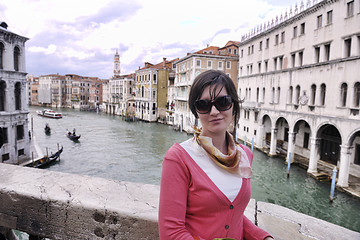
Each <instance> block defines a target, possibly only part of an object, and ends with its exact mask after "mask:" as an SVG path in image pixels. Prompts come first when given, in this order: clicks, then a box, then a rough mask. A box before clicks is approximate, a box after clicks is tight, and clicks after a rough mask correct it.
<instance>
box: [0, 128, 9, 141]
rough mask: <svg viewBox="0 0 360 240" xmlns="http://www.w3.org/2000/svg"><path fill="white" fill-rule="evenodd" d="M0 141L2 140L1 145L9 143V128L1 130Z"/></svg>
mask: <svg viewBox="0 0 360 240" xmlns="http://www.w3.org/2000/svg"><path fill="white" fill-rule="evenodd" d="M0 136H1V138H0V140H1V145H2V144H5V143H8V135H7V128H0Z"/></svg>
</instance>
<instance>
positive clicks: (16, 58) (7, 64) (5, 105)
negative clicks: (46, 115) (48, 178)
mask: <svg viewBox="0 0 360 240" xmlns="http://www.w3.org/2000/svg"><path fill="white" fill-rule="evenodd" d="M7 28H8V25H7V24H6V23H5V22H0V120H1V121H0V144H1V147H0V155H1V162H6V163H12V164H19V163H21V162H23V161H25V160H28V159H30V156H31V155H30V135H29V119H28V113H29V110H28V105H27V100H28V98H27V95H26V91H27V89H26V66H25V42H26V41H27V40H28V38H26V37H22V36H20V35H17V34H15V33H13V32H11V31H9V30H8V29H7Z"/></svg>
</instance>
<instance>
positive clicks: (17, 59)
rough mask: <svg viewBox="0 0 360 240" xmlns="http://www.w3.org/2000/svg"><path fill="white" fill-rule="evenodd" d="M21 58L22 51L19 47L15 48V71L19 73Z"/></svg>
mask: <svg viewBox="0 0 360 240" xmlns="http://www.w3.org/2000/svg"><path fill="white" fill-rule="evenodd" d="M20 56H21V51H20V47H19V46H15V47H14V70H15V71H19V70H20Z"/></svg>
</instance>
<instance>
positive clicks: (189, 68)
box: [171, 41, 239, 132]
mask: <svg viewBox="0 0 360 240" xmlns="http://www.w3.org/2000/svg"><path fill="white" fill-rule="evenodd" d="M238 61H239V55H238V42H234V41H229V42H228V43H227V44H226V45H225V46H224V47H222V48H219V47H215V46H210V47H209V46H208V47H206V48H204V49H202V50H200V51H197V52H195V53H189V54H188V55H187V56H186V57H183V58H181V59H180V60H178V61H176V62H175V64H176V73H175V83H174V88H175V98H174V99H175V100H174V102H175V106H174V113H171V114H172V115H174V125H175V126H176V127H177V128H178V129H179V130H180V131H183V130H184V131H186V132H192V131H193V125H194V124H195V125H199V124H200V122H198V121H197V120H196V119H195V118H194V116H193V114H192V113H191V111H190V109H189V106H188V97H189V92H190V87H191V85H192V83H193V82H194V79H195V78H196V76H198V75H199V74H200V73H202V72H205V71H207V70H210V69H214V70H220V71H223V72H225V73H226V74H227V75H228V76H229V77H230V78H231V79H232V80H233V81H234V83H235V85H236V86H237V77H238Z"/></svg>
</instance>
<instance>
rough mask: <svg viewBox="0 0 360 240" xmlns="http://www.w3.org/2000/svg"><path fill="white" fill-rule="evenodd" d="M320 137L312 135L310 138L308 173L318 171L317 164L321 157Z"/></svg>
mask: <svg viewBox="0 0 360 240" xmlns="http://www.w3.org/2000/svg"><path fill="white" fill-rule="evenodd" d="M319 150H320V138H316V137H311V138H310V159H309V167H308V170H307V172H308V173H317V164H318V161H319V159H320V154H319Z"/></svg>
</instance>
